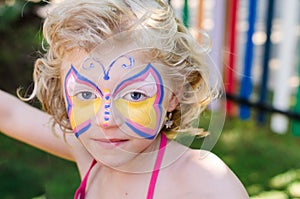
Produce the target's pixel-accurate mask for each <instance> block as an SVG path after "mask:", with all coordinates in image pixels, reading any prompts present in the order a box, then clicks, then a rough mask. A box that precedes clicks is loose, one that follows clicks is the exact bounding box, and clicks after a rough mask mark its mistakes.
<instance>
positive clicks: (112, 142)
mask: <svg viewBox="0 0 300 199" xmlns="http://www.w3.org/2000/svg"><path fill="white" fill-rule="evenodd" d="M92 140H93V141H94V142H96V143H97V144H99V145H101V147H103V148H108V149H112V148H115V147H120V146H121V145H123V144H125V143H127V142H128V141H129V139H119V138H109V139H92Z"/></svg>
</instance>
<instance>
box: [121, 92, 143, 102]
mask: <svg viewBox="0 0 300 199" xmlns="http://www.w3.org/2000/svg"><path fill="white" fill-rule="evenodd" d="M134 94H139V95H140V96H139V99H133V97H135V96H133V95H134ZM148 97H149V96H147V95H146V94H144V93H143V92H139V91H133V92H128V93H126V94H125V95H124V96H123V97H122V98H123V99H125V100H127V101H131V102H140V101H143V100H145V99H146V98H148Z"/></svg>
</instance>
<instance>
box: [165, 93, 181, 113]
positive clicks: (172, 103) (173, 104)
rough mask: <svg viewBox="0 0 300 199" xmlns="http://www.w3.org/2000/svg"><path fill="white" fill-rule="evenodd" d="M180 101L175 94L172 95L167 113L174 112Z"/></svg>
mask: <svg viewBox="0 0 300 199" xmlns="http://www.w3.org/2000/svg"><path fill="white" fill-rule="evenodd" d="M178 103H179V101H178V98H177V96H176V95H175V93H172V95H171V98H170V100H169V104H168V107H167V112H172V111H173V110H174V109H175V108H176V107H177V105H178Z"/></svg>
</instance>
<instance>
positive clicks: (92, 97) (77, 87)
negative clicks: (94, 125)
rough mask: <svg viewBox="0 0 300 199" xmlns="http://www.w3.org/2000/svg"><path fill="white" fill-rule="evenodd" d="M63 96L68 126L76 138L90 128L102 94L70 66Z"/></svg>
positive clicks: (99, 105) (100, 102)
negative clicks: (69, 125)
mask: <svg viewBox="0 0 300 199" xmlns="http://www.w3.org/2000/svg"><path fill="white" fill-rule="evenodd" d="M95 93H97V94H95ZM84 94H88V95H87V96H88V97H87V98H86V97H84ZM65 95H66V101H67V105H68V106H67V109H68V116H69V120H70V124H71V127H72V129H73V131H74V133H75V135H76V137H78V136H79V135H80V134H82V133H84V132H85V131H87V130H88V129H89V128H90V126H91V118H92V117H93V116H95V114H96V113H97V112H98V111H99V109H100V107H101V104H102V101H101V98H100V96H101V95H102V92H101V90H100V89H99V88H98V87H97V85H95V84H94V83H93V82H92V81H90V80H88V79H87V78H85V77H83V76H81V75H80V74H79V73H78V72H77V71H76V70H75V68H74V67H73V66H71V69H70V70H69V72H68V73H67V75H66V78H65Z"/></svg>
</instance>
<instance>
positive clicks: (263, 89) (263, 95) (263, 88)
mask: <svg viewBox="0 0 300 199" xmlns="http://www.w3.org/2000/svg"><path fill="white" fill-rule="evenodd" d="M268 2H269V4H268V10H267V12H268V13H267V19H266V35H267V39H266V43H265V53H264V59H263V73H262V79H261V82H260V95H259V101H258V102H259V103H262V104H264V103H266V100H267V93H268V88H267V83H268V77H269V60H270V57H271V56H270V55H271V45H272V44H271V32H272V20H273V13H274V0H269V1H268ZM257 121H258V122H259V123H264V122H265V121H266V116H265V113H264V112H262V111H259V112H258V116H257Z"/></svg>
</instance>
